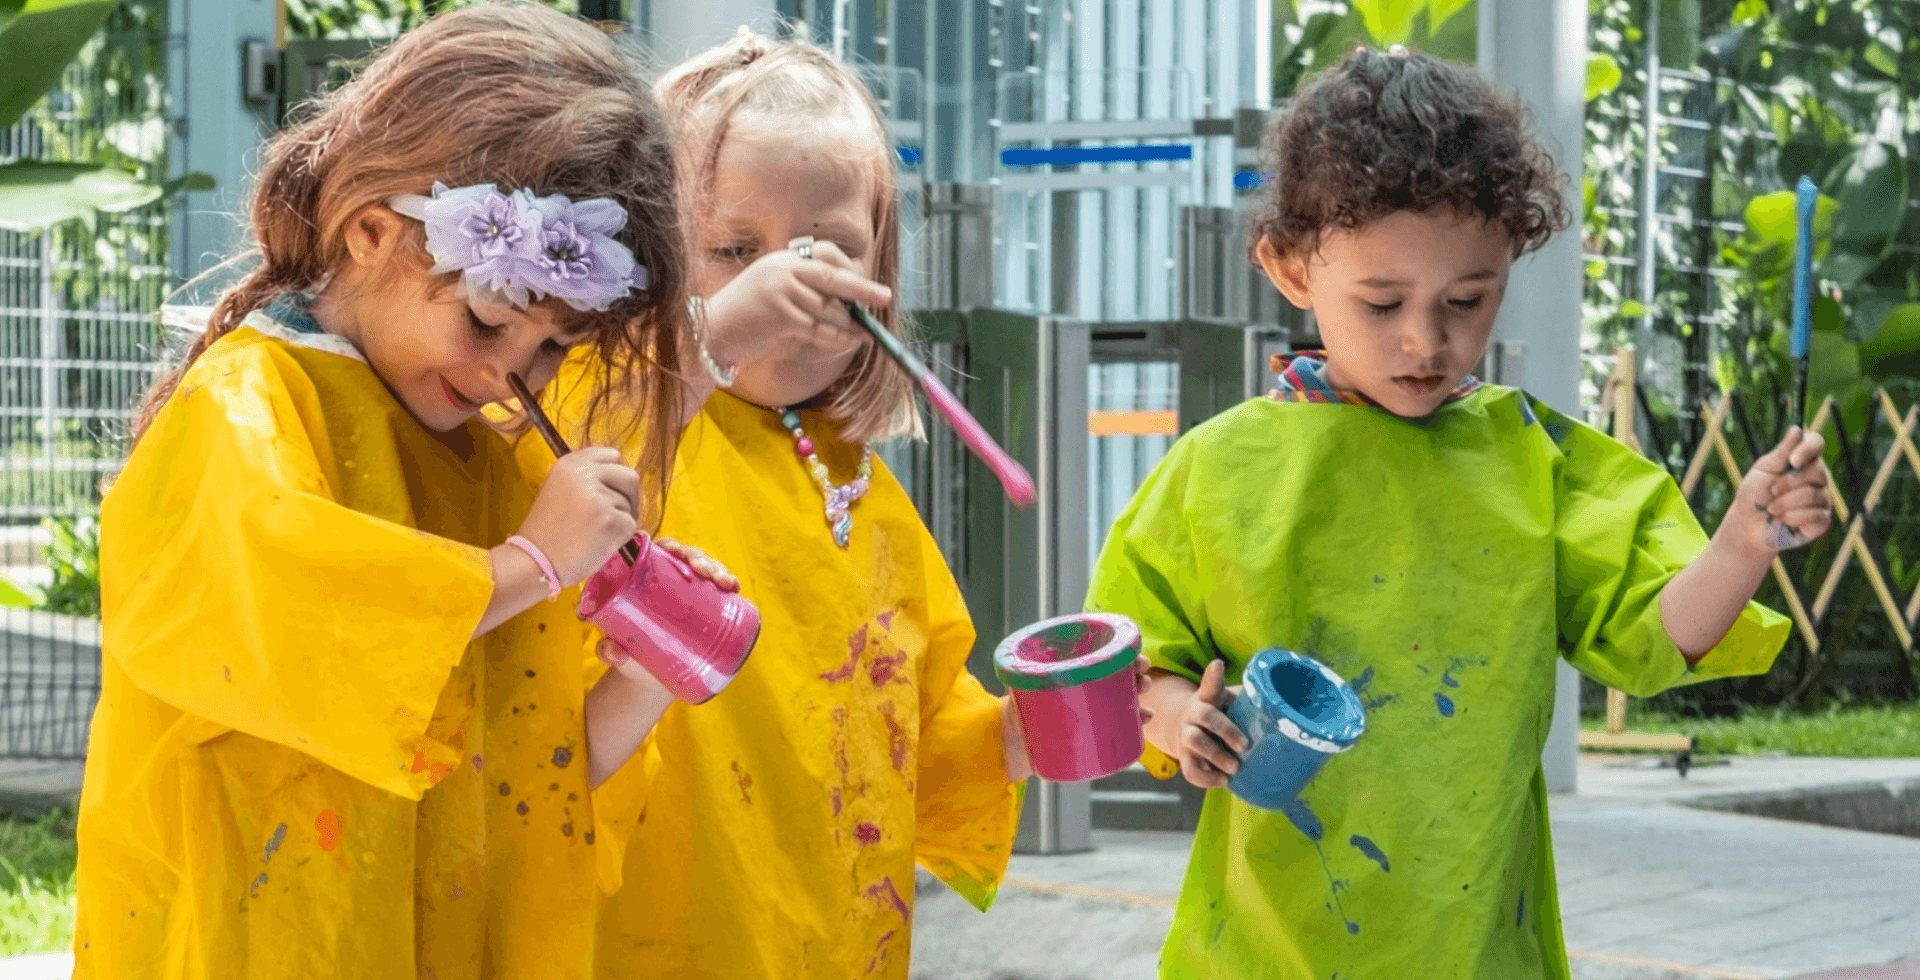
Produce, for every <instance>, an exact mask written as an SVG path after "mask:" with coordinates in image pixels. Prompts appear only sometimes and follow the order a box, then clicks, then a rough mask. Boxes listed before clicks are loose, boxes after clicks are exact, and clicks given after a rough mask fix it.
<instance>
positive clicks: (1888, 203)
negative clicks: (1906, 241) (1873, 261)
mask: <svg viewBox="0 0 1920 980" xmlns="http://www.w3.org/2000/svg"><path fill="white" fill-rule="evenodd" d="M1836 196H1837V197H1838V198H1839V199H1840V213H1839V214H1838V215H1837V216H1835V218H1834V223H1833V240H1834V242H1835V244H1843V245H1850V246H1855V247H1858V248H1861V249H1863V250H1869V251H1876V252H1877V251H1879V250H1880V248H1881V247H1882V246H1884V245H1886V243H1887V239H1888V238H1889V237H1891V236H1892V235H1893V233H1894V232H1895V231H1898V230H1899V228H1900V219H1901V218H1902V217H1903V216H1904V215H1905V214H1906V210H1907V166H1906V161H1905V160H1904V159H1902V157H1901V153H1900V148H1899V147H1898V146H1896V145H1894V144H1892V143H1889V142H1886V141H1883V140H1881V139H1879V138H1877V137H1876V138H1869V139H1868V141H1867V143H1866V145H1865V146H1862V147H1861V148H1860V150H1859V152H1858V153H1856V154H1855V155H1854V158H1853V164H1852V166H1850V167H1848V168H1847V173H1846V176H1845V177H1843V178H1841V186H1840V193H1839V194H1838V195H1836Z"/></svg>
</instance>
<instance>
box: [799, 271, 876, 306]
mask: <svg viewBox="0 0 1920 980" xmlns="http://www.w3.org/2000/svg"><path fill="white" fill-rule="evenodd" d="M793 274H794V278H796V279H798V280H800V281H801V282H802V283H805V284H806V285H807V286H809V287H811V288H813V289H814V290H816V291H818V292H821V293H824V294H826V295H827V296H831V297H834V298H836V299H839V300H841V301H843V302H844V301H846V300H852V301H853V302H855V303H859V304H861V305H863V306H866V307H867V308H868V309H877V308H879V307H883V306H886V305H888V304H890V303H892V302H893V290H891V289H888V288H887V287H885V286H882V285H881V284H879V283H877V282H874V281H873V280H871V279H868V278H867V277H866V276H863V275H861V274H860V273H858V272H855V271H853V270H852V269H842V268H838V267H836V266H833V265H830V264H828V263H825V262H803V263H801V264H799V265H796V266H795V267H794V270H793Z"/></svg>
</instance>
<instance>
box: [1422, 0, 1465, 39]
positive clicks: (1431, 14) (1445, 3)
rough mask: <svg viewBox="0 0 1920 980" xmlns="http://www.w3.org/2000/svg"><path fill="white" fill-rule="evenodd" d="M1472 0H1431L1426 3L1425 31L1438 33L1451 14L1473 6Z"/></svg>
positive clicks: (1451, 17) (1450, 17)
mask: <svg viewBox="0 0 1920 980" xmlns="http://www.w3.org/2000/svg"><path fill="white" fill-rule="evenodd" d="M1473 4H1474V0H1432V2H1431V3H1429V4H1428V5H1427V33H1429V34H1439V33H1440V28H1442V27H1445V26H1446V25H1447V21H1450V20H1452V19H1453V15H1454V14H1457V13H1459V12H1460V11H1462V10H1466V9H1467V8H1469V7H1471V6H1473Z"/></svg>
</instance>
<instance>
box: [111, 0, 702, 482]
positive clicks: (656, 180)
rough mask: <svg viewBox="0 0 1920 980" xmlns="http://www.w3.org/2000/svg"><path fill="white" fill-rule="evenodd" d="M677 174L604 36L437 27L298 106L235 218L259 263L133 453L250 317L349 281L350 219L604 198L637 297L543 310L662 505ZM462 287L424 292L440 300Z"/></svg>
mask: <svg viewBox="0 0 1920 980" xmlns="http://www.w3.org/2000/svg"><path fill="white" fill-rule="evenodd" d="M674 167H675V158H674V154H673V149H672V144H671V141H670V140H669V138H668V135H667V129H666V126H665V124H664V121H663V119H662V116H661V113H660V110H659V104H658V102H657V101H656V100H655V98H654V96H653V93H652V92H651V90H650V89H648V87H647V86H646V84H645V83H644V82H643V81H641V79H640V75H639V72H638V70H637V68H636V66H635V65H634V63H632V62H631V61H629V60H628V59H627V58H625V57H623V56H622V55H621V53H620V52H619V51H618V50H617V49H616V48H615V46H614V44H613V41H612V40H611V39H610V38H608V37H607V36H606V35H605V34H603V33H601V32H600V31H597V30H595V29H594V28H593V27H591V26H589V25H587V24H585V23H583V22H581V21H577V20H574V19H572V18H570V17H567V16H565V15H562V14H559V13H556V12H554V11H553V10H551V9H549V8H547V7H543V6H539V5H532V4H530V5H524V6H522V5H515V6H508V5H504V4H486V5H480V6H474V7H468V8H464V9H460V10H456V11H452V12H449V13H446V14H442V15H440V16H438V17H436V18H434V19H433V20H432V21H429V22H428V23H426V24H425V25H422V26H421V27H419V28H417V29H415V30H413V31H409V32H408V33H406V34H405V35H402V36H401V37H400V38H399V39H398V40H396V41H394V42H393V44H391V45H390V46H388V47H387V48H386V49H385V50H384V51H382V52H381V53H380V54H379V55H378V56H376V57H375V58H373V60H372V61H370V62H369V63H368V64H367V65H366V66H365V67H363V68H362V69H360V71H359V72H357V73H356V74H355V76H354V78H353V79H352V80H351V81H349V82H347V83H346V84H345V85H342V86H340V87H339V88H338V89H336V90H334V91H332V92H331V93H328V94H326V95H324V96H322V97H320V98H319V99H317V100H315V101H313V102H310V103H308V104H306V105H305V106H303V107H302V112H301V118H300V119H299V121H297V122H295V123H293V124H291V125H289V126H288V127H287V128H285V129H283V130H281V131H280V132H279V133H278V134H277V135H275V136H274V137H273V138H272V139H271V140H270V141H269V142H268V143H267V145H266V147H265V148H264V150H263V152H262V160H261V167H260V174H259V177H258V178H257V179H256V180H255V182H254V186H253V190H252V196H251V200H250V202H249V217H250V219H251V234H252V239H253V241H252V250H253V251H255V252H257V253H258V262H257V264H256V266H255V267H254V268H253V270H252V271H251V272H250V273H248V274H247V275H246V277H245V278H244V279H242V280H241V281H239V282H238V283H237V284H235V285H234V286H233V287H232V288H230V289H228V290H226V291H225V292H224V293H223V294H222V295H221V297H220V299H219V301H218V302H217V304H216V305H215V307H214V311H213V314H212V316H211V318H210V320H209V322H208V323H207V327H206V330H205V331H204V332H203V333H202V334H200V336H199V337H198V338H196V339H195V340H194V342H193V344H192V345H191V347H190V348H189V349H188V350H187V352H186V355H185V357H184V358H183V359H182V362H181V363H180V364H178V365H177V366H175V367H174V368H173V370H171V371H170V372H168V373H167V374H166V375H165V376H164V377H162V378H161V380H160V381H159V382H158V383H157V384H156V385H155V386H154V387H153V389H152V390H151V391H149V392H148V393H147V397H146V399H145V401H144V403H143V404H142V406H141V409H140V412H139V414H138V416H137V417H136V421H135V424H134V437H135V438H136V439H138V438H139V435H140V434H141V433H143V432H144V431H145V430H146V428H147V427H148V426H149V425H151V424H152V421H153V418H154V416H155V415H156V414H157V413H158V412H159V410H160V408H161V406H162V405H163V404H164V403H165V402H166V401H167V398H168V397H169V396H170V395H171V394H172V392H173V390H174V388H175V387H176V386H177V385H178V384H179V381H180V377H181V375H183V374H184V373H185V372H186V370H187V368H188V367H190V366H191V365H192V364H193V361H194V359H195V358H197V357H199V356H200V354H202V353H203V352H205V351H206V350H207V348H208V347H210V346H212V344H213V343H214V342H215V341H217V340H218V339H219V338H220V337H222V336H224V335H225V334H227V333H229V332H231V331H232V330H233V329H234V328H235V327H237V326H239V324H240V322H241V320H242V319H244V318H245V317H246V315H247V314H248V313H249V312H251V311H253V310H256V309H258V308H260V307H261V306H264V305H266V304H267V303H268V302H269V301H271V300H272V299H273V298H274V297H275V296H278V295H280V294H282V293H287V292H306V291H311V290H313V289H316V288H319V287H320V286H321V284H323V283H324V282H325V281H326V280H327V278H328V277H329V276H330V275H331V274H332V273H333V272H334V271H335V270H336V269H339V268H341V267H342V266H344V265H345V263H346V261H347V258H348V256H347V250H346V239H345V230H346V228H347V226H348V224H349V223H350V222H351V221H352V219H353V217H354V216H355V215H356V214H358V213H360V212H361V211H363V210H364V209H366V208H367V207H370V206H374V205H379V204H382V203H383V202H385V201H386V200H387V199H389V198H390V197H392V196H394V195H396V194H427V193H431V191H432V188H433V185H434V183H435V182H440V183H444V184H446V185H448V186H450V187H462V186H467V185H472V184H483V183H497V184H499V185H501V187H502V188H509V189H520V188H526V189H528V190H531V191H532V192H534V193H535V194H539V195H547V194H564V195H566V196H568V197H570V198H572V199H574V200H583V199H587V198H595V197H607V198H612V199H613V200H614V201H616V202H618V203H619V204H620V206H621V207H622V208H624V209H625V210H626V212H627V223H626V225H625V226H624V227H622V228H621V229H620V231H618V232H616V233H615V234H614V238H615V240H617V241H619V242H620V243H621V244H622V245H625V246H626V247H627V248H629V249H631V250H632V251H633V254H634V258H635V259H636V260H637V261H638V262H639V263H640V264H641V265H643V266H645V267H646V269H647V286H646V288H645V289H644V290H638V291H635V292H633V293H630V294H628V295H627V296H625V297H624V298H622V299H620V300H617V301H615V302H614V303H613V304H612V305H611V307H609V308H608V309H607V310H605V311H602V312H595V313H583V312H579V311H575V310H573V309H572V308H571V307H568V306H566V305H565V304H564V303H561V302H559V301H557V300H554V299H552V298H549V299H547V300H545V301H542V303H541V304H540V305H541V306H542V307H543V308H545V309H547V310H549V311H551V312H552V313H553V314H554V316H555V319H556V320H557V321H558V322H560V323H561V324H563V325H565V326H566V327H568V328H569V329H572V330H586V331H591V333H592V335H593V341H592V343H593V345H594V346H595V347H596V348H597V350H598V352H599V353H600V355H601V356H600V357H598V358H595V359H594V361H595V362H596V363H597V364H599V365H600V368H599V370H600V371H602V372H604V374H603V377H601V378H600V379H599V383H597V384H595V385H594V386H593V387H594V389H595V390H596V391H597V392H598V394H597V395H596V396H595V399H594V401H593V403H592V404H591V405H590V406H589V408H588V415H589V417H591V416H594V415H597V414H599V413H600V412H601V411H602V410H603V408H604V407H605V406H606V404H607V399H608V397H609V396H610V395H611V394H612V393H613V391H614V389H615V388H619V389H621V392H620V394H621V397H622V399H624V400H626V401H627V403H628V405H630V406H632V407H633V408H635V409H636V411H635V412H634V418H635V420H636V421H635V422H634V423H633V428H634V429H636V430H637V429H639V428H642V427H644V428H645V429H646V433H645V439H644V442H643V443H642V446H643V448H642V451H641V456H640V460H639V463H638V466H637V468H638V469H639V470H640V473H641V475H642V476H643V477H645V478H649V480H650V489H653V490H659V489H662V488H664V487H665V485H666V478H667V475H668V474H669V472H670V468H671V465H672V462H673V454H674V447H675V444H676V442H677V439H678V429H677V427H675V426H673V425H672V422H673V420H674V419H675V417H676V416H677V415H678V414H679V406H680V403H681V399H682V398H683V397H684V396H683V393H682V385H681V382H679V381H678V379H677V372H678V371H679V370H680V363H679V361H680V357H679V352H680V349H681V343H680V334H681V333H682V332H683V331H684V323H685V317H684V312H683V308H684V306H685V302H686V268H685V255H684V252H683V251H682V230H681V226H680V209H679V206H678V203H677V200H678V199H677V196H676V186H675V173H674ZM407 234H408V236H409V242H410V244H409V245H408V246H407V248H406V249H405V253H406V258H407V261H408V262H411V263H416V264H417V265H418V268H419V269H420V270H421V271H424V270H426V269H427V268H429V267H430V266H431V265H432V259H431V258H430V257H429V256H428V255H427V252H426V235H425V229H424V226H422V225H420V224H418V223H416V222H408V229H407ZM459 275H460V274H459V273H458V272H453V273H448V274H446V275H444V276H441V277H438V278H439V283H438V284H437V285H438V286H440V287H444V288H451V287H452V286H453V285H454V283H455V282H456V281H457V279H458V277H459ZM549 387H551V386H549ZM547 400H548V401H549V402H552V401H553V395H551V394H549V395H548V396H547ZM623 407H624V406H623Z"/></svg>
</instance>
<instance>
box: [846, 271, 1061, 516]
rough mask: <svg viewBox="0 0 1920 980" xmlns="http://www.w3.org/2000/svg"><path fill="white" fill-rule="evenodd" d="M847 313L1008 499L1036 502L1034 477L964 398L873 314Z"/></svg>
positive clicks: (854, 306)
mask: <svg viewBox="0 0 1920 980" xmlns="http://www.w3.org/2000/svg"><path fill="white" fill-rule="evenodd" d="M847 310H848V311H849V312H850V313H852V314H853V319H854V320H855V321H856V322H858V323H859V324H860V325H861V326H862V327H865V328H866V331H867V332H868V333H870V334H872V335H873V339H874V340H875V341H876V342H878V343H879V344H880V346H881V348H883V349H884V350H886V352H887V353H888V354H891V355H892V356H893V359H894V360H895V361H898V362H899V364H900V366H901V367H902V368H904V369H905V370H906V372H907V373H908V374H910V375H912V376H913V379H914V380H916V381H918V382H920V387H921V389H922V390H924V391H925V392H926V393H927V401H928V403H930V404H932V405H933V410H934V411H936V412H939V413H940V417H941V418H944V419H946V420H947V424H948V425H950V426H952V427H953V431H954V432H956V433H959V435H960V441H961V442H964V443H966V444H967V448H968V449H971V450H973V454H974V455H975V456H978V457H980V461H981V462H982V463H985V464H987V469H989V470H992V471H993V475H994V476H995V477H998V478H999V480H1000V487H1001V489H1003V490H1005V491H1006V492H1007V499H1008V500H1011V501H1013V505H1014V506H1015V507H1025V506H1027V505H1028V504H1031V503H1033V500H1034V487H1033V477H1032V476H1030V475H1028V474H1027V468H1026V467H1024V466H1021V465H1020V462H1019V460H1016V459H1014V458H1013V457H1012V456H1009V455H1007V451H1006V450H1004V449H1001V448H1000V444H999V443H997V442H994V441H993V437H992V436H990V435H988V434H987V430H986V429H983V428H981V427H980V423H979V421H978V420H976V419H975V418H974V417H973V413H971V412H968V411H967V407H966V406H965V405H962V404H961V403H960V399H958V398H956V397H954V394H953V392H951V391H948V390H947V386H946V385H944V384H941V383H940V379H939V378H938V377H936V376H935V375H934V373H933V371H932V370H930V369H929V368H928V367H927V365H926V363H925V362H924V361H922V360H920V358H918V357H915V356H914V354H913V352H912V351H910V350H908V349H907V345H906V344H904V343H902V342H901V340H900V338H899V337H896V336H894V335H893V332H892V331H890V330H888V329H887V328H885V327H883V326H881V325H880V322H879V321H877V320H875V319H874V318H873V314H871V313H868V312H867V311H866V310H865V309H863V308H862V307H861V306H860V304H858V303H851V302H850V303H848V304H847Z"/></svg>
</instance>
